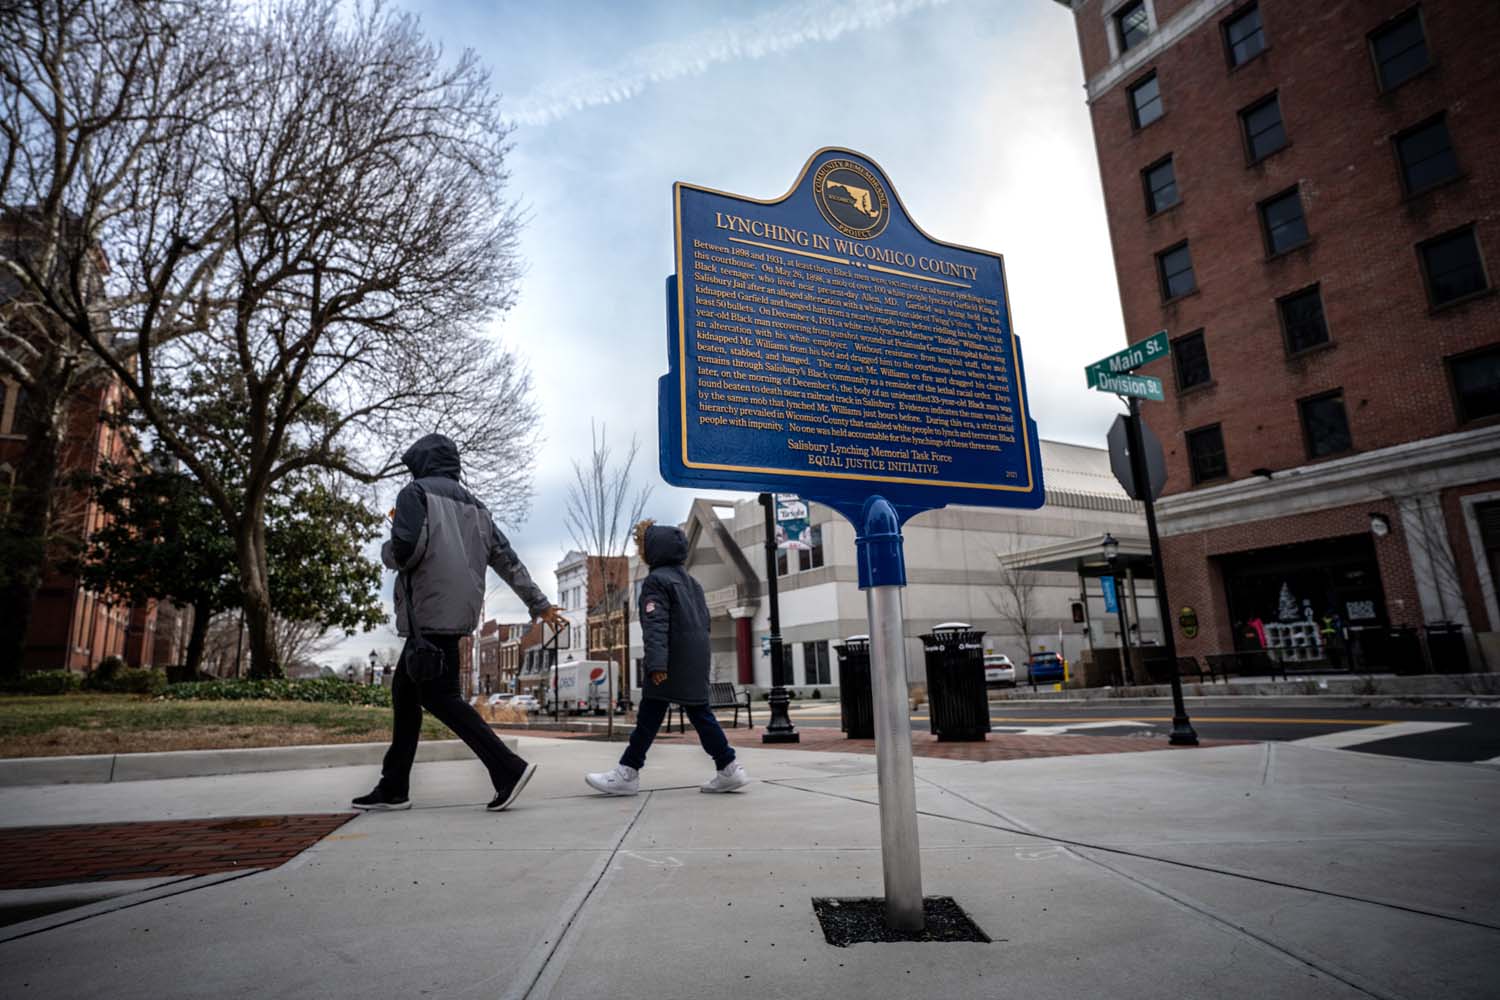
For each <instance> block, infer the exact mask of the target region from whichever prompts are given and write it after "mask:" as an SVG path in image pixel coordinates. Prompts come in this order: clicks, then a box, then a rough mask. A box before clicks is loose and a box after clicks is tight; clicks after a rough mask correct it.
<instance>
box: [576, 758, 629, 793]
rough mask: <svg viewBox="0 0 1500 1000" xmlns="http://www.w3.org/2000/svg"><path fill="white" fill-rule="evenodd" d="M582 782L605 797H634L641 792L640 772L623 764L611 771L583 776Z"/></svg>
mask: <svg viewBox="0 0 1500 1000" xmlns="http://www.w3.org/2000/svg"><path fill="white" fill-rule="evenodd" d="M583 780H584V782H585V783H586V784H587V785H588V786H589V787H590V788H592V789H593V790H594V791H596V792H603V793H604V794H605V795H634V794H635V793H636V792H639V791H640V790H641V772H639V771H637V770H636V769H635V768H633V767H626V766H625V765H624V764H616V765H615V768H614V770H613V771H599V772H596V773H594V774H585V775H584V776H583Z"/></svg>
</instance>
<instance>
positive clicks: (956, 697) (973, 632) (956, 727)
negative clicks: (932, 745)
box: [922, 629, 990, 742]
mask: <svg viewBox="0 0 1500 1000" xmlns="http://www.w3.org/2000/svg"><path fill="white" fill-rule="evenodd" d="M983 638H984V633H983V632H982V631H979V630H977V629H935V630H934V631H932V632H930V633H929V634H927V635H924V636H922V650H923V652H924V653H925V654H926V660H927V693H928V697H929V701H930V704H929V706H928V717H929V719H930V720H931V723H932V732H933V734H934V735H935V736H937V738H938V740H940V741H948V742H953V741H973V740H982V739H984V734H985V733H987V732H989V731H990V698H989V691H988V689H987V688H986V687H985V683H984V649H983V647H982V646H981V644H980V640H981V639H983Z"/></svg>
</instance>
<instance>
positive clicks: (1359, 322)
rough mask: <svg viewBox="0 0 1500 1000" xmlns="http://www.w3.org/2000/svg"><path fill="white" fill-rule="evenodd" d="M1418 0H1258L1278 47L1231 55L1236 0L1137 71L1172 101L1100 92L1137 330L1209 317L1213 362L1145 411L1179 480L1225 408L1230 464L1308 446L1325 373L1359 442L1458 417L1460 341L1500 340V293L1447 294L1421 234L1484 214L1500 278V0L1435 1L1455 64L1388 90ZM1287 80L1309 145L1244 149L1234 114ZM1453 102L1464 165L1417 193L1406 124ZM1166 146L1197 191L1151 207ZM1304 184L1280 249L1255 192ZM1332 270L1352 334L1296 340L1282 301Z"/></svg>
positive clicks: (1086, 22)
mask: <svg viewBox="0 0 1500 1000" xmlns="http://www.w3.org/2000/svg"><path fill="white" fill-rule="evenodd" d="M1173 6H1174V5H1171V4H1161V5H1159V8H1158V9H1159V11H1160V10H1167V9H1169V8H1172V7H1173ZM1409 6H1410V0H1358V2H1354V0H1346V2H1341V3H1326V4H1318V5H1314V6H1311V7H1310V6H1309V5H1307V4H1305V3H1300V2H1294V0H1261V3H1260V9H1261V15H1262V20H1263V24H1264V27H1265V31H1266V34H1267V39H1268V42H1269V45H1270V48H1269V50H1268V51H1267V52H1265V53H1264V54H1263V55H1262V56H1260V57H1259V58H1257V59H1254V60H1252V61H1251V62H1250V63H1248V64H1246V65H1244V66H1242V67H1240V68H1239V69H1237V70H1235V71H1232V72H1231V71H1230V70H1229V69H1228V68H1227V66H1226V63H1225V57H1224V50H1223V43H1222V40H1221V37H1220V28H1219V24H1220V22H1221V21H1222V20H1223V18H1224V17H1225V16H1227V15H1228V14H1230V13H1232V12H1233V10H1234V9H1235V8H1233V7H1226V8H1224V9H1223V10H1222V11H1220V12H1219V13H1217V14H1216V15H1215V16H1214V17H1213V18H1211V19H1210V20H1209V21H1208V22H1206V23H1205V24H1203V25H1202V26H1200V27H1199V28H1198V29H1197V30H1196V31H1195V32H1193V33H1192V34H1191V35H1189V36H1187V37H1186V38H1184V39H1182V40H1181V41H1180V42H1178V43H1177V44H1176V45H1174V46H1173V47H1172V48H1170V49H1168V50H1167V51H1165V52H1164V53H1162V54H1161V55H1160V56H1159V57H1158V58H1157V59H1156V60H1155V61H1154V62H1153V63H1152V64H1151V65H1150V66H1147V67H1143V69H1142V70H1141V71H1139V72H1138V73H1136V74H1132V77H1131V78H1130V79H1127V80H1126V81H1124V83H1125V84H1128V83H1130V82H1131V80H1133V79H1135V78H1137V77H1138V76H1140V75H1142V74H1144V73H1145V72H1147V71H1149V70H1151V69H1154V70H1155V71H1156V73H1157V75H1158V79H1159V80H1160V83H1161V88H1162V97H1163V101H1164V106H1165V108H1166V114H1165V116H1164V117H1163V118H1161V119H1160V120H1159V121H1157V122H1156V123H1154V124H1152V125H1150V126H1149V127H1147V128H1145V129H1143V130H1140V131H1139V132H1136V131H1135V130H1133V129H1132V127H1131V123H1130V116H1129V114H1128V111H1127V106H1126V100H1127V98H1126V87H1125V86H1124V85H1120V86H1116V87H1115V88H1114V89H1113V90H1111V91H1110V92H1108V93H1106V94H1104V95H1102V96H1101V97H1100V98H1099V99H1098V100H1097V101H1096V102H1095V104H1094V105H1093V108H1092V115H1093V121H1094V131H1095V138H1096V141H1097V144H1098V151H1099V160H1100V166H1101V173H1102V177H1103V185H1104V194H1105V200H1106V206H1107V212H1108V218H1109V225H1110V233H1111V239H1112V241H1113V244H1114V251H1115V258H1116V267H1117V272H1118V276H1119V283H1120V293H1121V300H1122V305H1123V308H1124V314H1125V322H1126V329H1127V331H1128V336H1129V337H1130V339H1132V340H1134V339H1139V338H1140V337H1143V336H1145V335H1147V334H1149V333H1151V332H1152V331H1154V330H1156V329H1160V328H1162V327H1166V328H1167V329H1168V330H1170V331H1171V333H1172V335H1173V336H1177V335H1180V334H1184V333H1188V332H1191V331H1193V330H1196V329H1198V328H1200V327H1201V328H1203V329H1204V330H1205V331H1206V332H1205V339H1206V343H1207V347H1208V353H1209V361H1210V365H1211V367H1212V369H1213V372H1214V377H1215V380H1216V382H1215V384H1214V385H1212V386H1210V387H1208V388H1206V389H1197V390H1194V391H1191V392H1188V393H1186V394H1183V395H1182V396H1181V397H1179V395H1178V393H1177V392H1176V390H1175V388H1174V378H1173V375H1172V372H1171V370H1170V367H1169V364H1164V365H1157V366H1155V367H1154V368H1153V369H1152V371H1153V373H1155V374H1158V375H1160V376H1161V377H1162V378H1163V380H1164V381H1165V383H1166V385H1167V401H1166V402H1165V403H1161V404H1147V405H1146V406H1145V407H1143V410H1144V412H1145V414H1146V418H1147V420H1148V422H1149V423H1150V424H1151V426H1152V428H1153V429H1154V430H1155V431H1156V433H1157V435H1158V436H1159V437H1160V438H1161V439H1162V442H1163V444H1164V446H1165V447H1166V449H1167V452H1168V466H1169V470H1170V475H1169V480H1168V483H1167V490H1166V491H1167V493H1169V494H1170V493H1175V492H1180V491H1183V490H1186V489H1188V488H1190V479H1189V474H1188V465H1187V453H1186V448H1185V446H1184V439H1183V433H1184V431H1186V430H1190V429H1192V428H1195V427H1199V426H1203V425H1206V424H1211V423H1221V424H1222V426H1223V431H1224V438H1225V444H1226V449H1227V452H1228V459H1229V468H1230V476H1231V478H1240V477H1244V476H1246V475H1249V473H1250V470H1251V469H1253V468H1258V467H1265V468H1271V469H1284V468H1290V467H1294V466H1298V465H1302V464H1305V463H1306V462H1307V458H1306V452H1305V445H1304V441H1303V434H1302V429H1301V423H1300V418H1299V415H1298V409H1297V403H1296V401H1297V400H1298V399H1301V398H1304V397H1306V396H1309V395H1312V394H1315V393H1318V392H1322V391H1325V390H1331V389H1337V388H1342V389H1343V391H1344V399H1345V406H1346V409H1347V412H1348V416H1349V423H1350V430H1351V433H1352V436H1353V441H1354V446H1355V448H1356V449H1358V450H1370V449H1374V448H1380V447H1384V446H1388V445H1393V444H1397V443H1400V442H1403V441H1410V440H1413V439H1418V438H1422V437H1428V436H1431V435H1435V434H1442V433H1446V432H1450V431H1453V430H1456V429H1457V422H1456V415H1455V412H1454V406H1453V402H1452V399H1451V394H1450V388H1449V384H1448V377H1447V372H1446V369H1445V366H1444V364H1443V358H1444V357H1445V356H1448V355H1451V354H1454V353H1458V352H1461V351H1464V350H1469V349H1472V348H1475V347H1479V346H1483V345H1486V344H1490V343H1494V342H1496V341H1497V340H1500V296H1494V295H1491V296H1487V297H1483V298H1481V299H1478V300H1474V301H1470V302H1468V303H1466V304H1462V305H1457V306H1453V307H1450V308H1447V309H1443V310H1439V311H1437V312H1433V311H1431V310H1430V309H1429V306H1428V303H1427V296H1426V292H1425V289H1424V285H1423V280H1422V274H1421V271H1420V269H1419V267H1418V262H1417V255H1416V250H1415V245H1416V243H1417V242H1419V241H1420V240H1423V239H1426V238H1428V237H1431V236H1435V235H1438V234H1440V233H1443V232H1445V231H1447V230H1449V229H1451V228H1453V227H1455V226H1458V225H1461V224H1464V223H1469V222H1476V223H1477V227H1476V231H1477V234H1478V239H1479V243H1480V249H1481V253H1482V254H1484V255H1485V256H1486V257H1487V259H1488V261H1489V265H1488V266H1489V269H1490V277H1491V283H1492V284H1494V283H1497V282H1500V72H1497V70H1496V67H1497V66H1500V62H1497V59H1496V57H1495V53H1494V42H1495V39H1496V38H1500V4H1496V3H1473V2H1465V0H1426V2H1424V3H1423V4H1422V9H1423V13H1424V21H1425V24H1426V29H1427V40H1428V47H1429V51H1430V52H1431V53H1432V56H1433V59H1434V62H1435V63H1436V65H1435V66H1434V67H1433V68H1432V69H1430V70H1429V71H1427V72H1426V73H1425V74H1423V75H1422V76H1420V77H1418V78H1416V79H1413V80H1410V81H1408V82H1407V83H1405V84H1403V85H1402V86H1400V87H1399V88H1397V89H1396V90H1395V91H1394V92H1392V93H1390V94H1388V95H1381V94H1379V93H1378V91H1377V87H1376V82H1375V77H1374V71H1373V69H1372V66H1371V60H1370V57H1369V54H1368V46H1367V42H1366V36H1367V34H1368V32H1369V31H1370V30H1371V29H1372V28H1374V27H1375V26H1377V25H1379V24H1380V23H1381V22H1382V21H1383V20H1385V19H1386V18H1387V17H1389V16H1391V15H1393V14H1396V13H1399V12H1401V11H1403V10H1405V9H1407V8H1408V7H1409ZM1314 12H1315V14H1316V16H1313V13H1314ZM1078 26H1079V33H1080V42H1081V47H1082V49H1083V52H1084V62H1085V66H1086V67H1088V68H1089V70H1088V72H1089V75H1092V73H1093V72H1095V71H1097V68H1098V65H1097V58H1098V51H1099V46H1101V45H1103V44H1104V36H1103V28H1102V22H1101V20H1100V18H1099V16H1098V7H1097V2H1091V3H1088V4H1086V5H1084V7H1083V8H1082V10H1081V12H1080V14H1079V16H1078ZM1104 51H1105V52H1106V53H1107V48H1106V49H1104ZM1273 90H1275V91H1278V93H1279V95H1280V99H1281V107H1282V116H1283V120H1284V122H1285V127H1286V130H1287V135H1288V137H1289V139H1290V145H1289V146H1287V147H1286V148H1284V149H1283V150H1281V151H1280V152H1278V153H1275V154H1272V155H1271V156H1270V157H1269V158H1267V159H1266V160H1265V161H1263V162H1262V163H1261V164H1259V165H1257V166H1254V167H1247V166H1246V164H1245V154H1244V151H1243V146H1242V142H1241V136H1240V126H1239V119H1238V115H1237V112H1238V111H1239V110H1240V109H1241V108H1243V107H1245V106H1246V105H1248V104H1250V103H1252V102H1253V101H1255V100H1256V99H1258V98H1260V97H1262V96H1264V95H1266V94H1268V93H1270V92H1271V91H1273ZM1445 109H1446V111H1447V115H1448V126H1449V130H1450V132H1451V134H1452V138H1453V143H1454V148H1455V151H1456V154H1457V156H1458V159H1459V162H1460V166H1461V169H1462V170H1463V171H1464V172H1465V175H1464V176H1463V177H1462V178H1461V179H1460V180H1458V181H1456V182H1454V183H1451V184H1449V185H1448V186H1446V187H1443V188H1440V189H1438V190H1436V191H1433V192H1430V193H1428V194H1426V195H1421V196H1418V197H1417V198H1415V199H1412V200H1410V201H1406V200H1404V199H1403V195H1402V191H1401V186H1400V178H1399V172H1398V169H1397V166H1396V161H1395V156H1394V153H1393V150H1392V147H1391V143H1390V136H1391V135H1392V134H1393V133H1395V132H1397V131H1399V130H1401V129H1403V128H1405V127H1408V126H1410V125H1413V124H1416V123H1417V122H1419V121H1421V120H1423V119H1425V118H1426V117H1428V116H1429V115H1431V114H1433V113H1435V112H1438V111H1442V110H1445ZM1168 153H1171V154H1172V155H1173V156H1174V163H1175V166H1176V172H1177V182H1178V185H1179V189H1180V191H1181V195H1182V202H1181V204H1179V205H1178V206H1177V207H1176V208H1173V209H1170V210H1168V211H1166V212H1164V213H1162V214H1160V215H1158V216H1157V217H1155V218H1153V219H1147V218H1146V209H1145V205H1144V200H1143V196H1142V190H1141V179H1140V171H1141V169H1142V168H1144V167H1146V166H1147V165H1149V164H1151V163H1153V162H1155V161H1156V160H1158V159H1160V158H1161V157H1163V156H1165V155H1166V154H1168ZM1298 183H1300V185H1301V191H1302V201H1303V208H1304V212H1305V215H1306V220H1307V224H1308V229H1309V232H1310V234H1311V236H1312V240H1311V243H1310V244H1308V245H1306V246H1305V247H1304V248H1303V249H1300V250H1294V251H1292V252H1290V253H1289V254H1286V255H1284V256H1282V257H1280V258H1277V259H1273V260H1268V259H1267V258H1266V251H1265V247H1264V242H1263V238H1262V235H1261V228H1260V223H1259V219H1258V216H1257V209H1256V205H1257V203H1258V202H1260V201H1261V200H1263V199H1265V198H1267V197H1269V196H1271V195H1273V194H1276V193H1279V192H1280V191H1282V190H1284V189H1285V188H1288V187H1290V186H1291V185H1293V184H1298ZM1184 238H1186V239H1189V240H1190V245H1191V248H1192V258H1193V265H1194V270H1195V273H1196V276H1197V284H1198V288H1199V291H1198V292H1196V293H1194V294H1191V295H1189V296H1187V297H1185V298H1183V299H1181V300H1179V301H1178V302H1176V303H1174V304H1171V305H1165V306H1164V305H1163V303H1162V301H1161V295H1160V292H1159V288H1158V282H1157V277H1156V271H1155V259H1154V254H1155V253H1156V252H1157V251H1159V250H1162V249H1165V248H1166V247H1168V246H1170V245H1172V244H1173V243H1175V242H1177V241H1179V240H1181V239H1184ZM1314 282H1320V283H1321V286H1322V292H1323V301H1324V308H1325V312H1326V316H1327V320H1328V325H1329V330H1330V334H1331V336H1332V339H1333V344H1334V346H1332V347H1331V348H1329V349H1326V350H1322V351H1319V352H1315V353H1313V354H1312V355H1310V356H1303V357H1301V358H1299V359H1289V358H1287V357H1286V355H1285V349H1284V347H1283V340H1282V334H1281V328H1280V323H1279V319H1278V316H1277V311H1276V306H1275V300H1276V299H1277V298H1278V297H1280V296H1282V295H1285V294H1288V293H1290V292H1293V291H1296V290H1298V289H1301V288H1303V287H1306V286H1308V285H1311V284H1313V283H1314ZM1156 369H1160V370H1159V371H1157V370H1156Z"/></svg>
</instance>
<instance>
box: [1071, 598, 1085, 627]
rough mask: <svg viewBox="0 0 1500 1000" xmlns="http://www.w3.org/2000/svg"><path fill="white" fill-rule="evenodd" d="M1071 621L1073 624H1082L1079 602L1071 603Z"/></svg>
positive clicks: (1081, 609) (1081, 604)
mask: <svg viewBox="0 0 1500 1000" xmlns="http://www.w3.org/2000/svg"><path fill="white" fill-rule="evenodd" d="M1073 621H1074V623H1075V624H1082V623H1083V603H1082V602H1081V601H1074V602H1073Z"/></svg>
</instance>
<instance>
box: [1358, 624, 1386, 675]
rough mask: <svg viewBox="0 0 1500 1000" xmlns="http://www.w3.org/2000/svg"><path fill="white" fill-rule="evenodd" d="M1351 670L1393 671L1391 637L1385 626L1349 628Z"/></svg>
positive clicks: (1368, 671) (1367, 671)
mask: <svg viewBox="0 0 1500 1000" xmlns="http://www.w3.org/2000/svg"><path fill="white" fill-rule="evenodd" d="M1348 658H1349V669H1350V670H1363V671H1365V672H1366V673H1370V672H1373V671H1375V670H1390V669H1391V637H1390V634H1389V631H1388V630H1387V629H1386V627H1385V626H1384V625H1353V626H1350V628H1349V651H1348Z"/></svg>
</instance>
